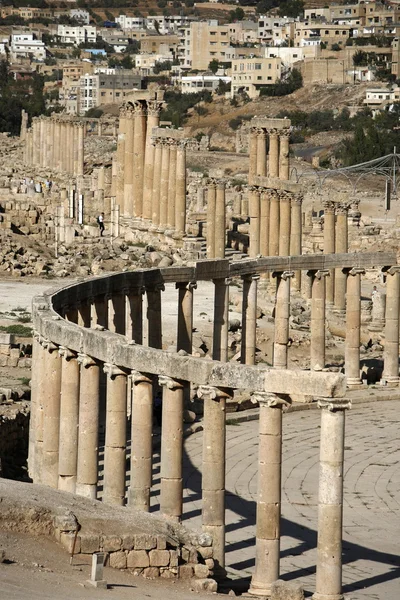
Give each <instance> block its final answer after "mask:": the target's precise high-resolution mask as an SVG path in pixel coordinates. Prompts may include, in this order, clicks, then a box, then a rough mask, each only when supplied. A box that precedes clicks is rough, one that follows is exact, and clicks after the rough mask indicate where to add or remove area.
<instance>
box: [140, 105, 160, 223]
mask: <svg viewBox="0 0 400 600" xmlns="http://www.w3.org/2000/svg"><path fill="white" fill-rule="evenodd" d="M147 107H148V109H147V115H148V117H147V130H146V148H145V155H144V185H143V218H145V219H149V220H151V218H152V192H153V173H154V153H155V148H154V145H153V142H152V134H153V128H154V127H158V124H159V121H160V107H159V105H158V104H156V103H154V102H152V101H148V103H147Z"/></svg>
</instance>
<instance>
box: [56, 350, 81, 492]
mask: <svg viewBox="0 0 400 600" xmlns="http://www.w3.org/2000/svg"><path fill="white" fill-rule="evenodd" d="M59 353H60V356H61V357H62V367H61V403H60V444H59V464H58V489H59V490H62V491H64V492H70V493H71V494H74V493H75V489H76V470H77V461H78V424H79V363H78V361H77V356H76V354H75V352H72V351H71V350H69V349H68V348H65V347H60V349H59Z"/></svg>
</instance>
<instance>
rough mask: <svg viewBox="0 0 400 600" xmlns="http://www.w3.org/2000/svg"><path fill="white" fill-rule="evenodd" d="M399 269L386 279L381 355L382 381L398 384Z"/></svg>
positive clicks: (388, 274)
mask: <svg viewBox="0 0 400 600" xmlns="http://www.w3.org/2000/svg"><path fill="white" fill-rule="evenodd" d="M399 312H400V275H399V268H398V267H392V268H391V269H389V271H388V272H387V278H386V312H385V349H384V353H383V365H384V368H383V379H385V380H386V381H387V382H388V383H391V384H398V383H399Z"/></svg>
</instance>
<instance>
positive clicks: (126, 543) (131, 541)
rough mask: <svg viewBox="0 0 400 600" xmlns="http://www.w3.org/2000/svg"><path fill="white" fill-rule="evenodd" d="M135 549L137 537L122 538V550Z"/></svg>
mask: <svg viewBox="0 0 400 600" xmlns="http://www.w3.org/2000/svg"><path fill="white" fill-rule="evenodd" d="M134 547H135V536H133V535H129V534H127V535H123V536H122V548H123V549H124V550H133V549H134Z"/></svg>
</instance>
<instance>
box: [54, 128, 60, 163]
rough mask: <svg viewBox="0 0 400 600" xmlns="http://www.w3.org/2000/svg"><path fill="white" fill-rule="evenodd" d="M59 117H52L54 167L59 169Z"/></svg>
mask: <svg viewBox="0 0 400 600" xmlns="http://www.w3.org/2000/svg"><path fill="white" fill-rule="evenodd" d="M60 129H61V127H60V119H58V118H57V117H54V155H53V166H54V169H60Z"/></svg>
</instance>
